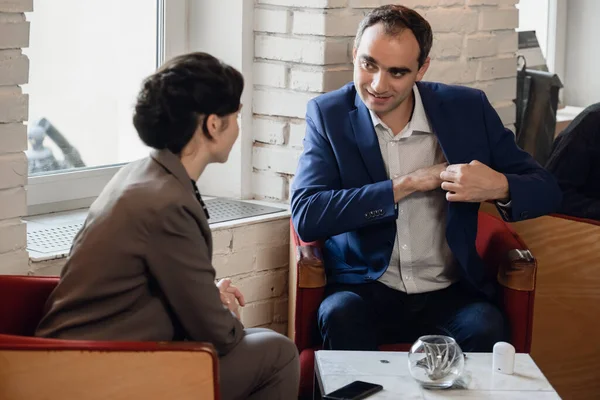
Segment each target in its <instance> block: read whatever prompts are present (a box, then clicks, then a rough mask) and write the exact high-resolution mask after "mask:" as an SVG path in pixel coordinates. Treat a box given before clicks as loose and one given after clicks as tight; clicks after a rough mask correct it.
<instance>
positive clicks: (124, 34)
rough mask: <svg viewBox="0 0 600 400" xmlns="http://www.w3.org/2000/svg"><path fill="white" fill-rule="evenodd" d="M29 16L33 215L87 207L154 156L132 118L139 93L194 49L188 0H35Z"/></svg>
mask: <svg viewBox="0 0 600 400" xmlns="http://www.w3.org/2000/svg"><path fill="white" fill-rule="evenodd" d="M27 19H28V20H29V21H31V32H30V47H29V48H28V49H24V53H25V54H27V56H28V57H29V59H30V73H29V75H30V79H29V84H27V85H24V87H23V91H24V92H25V93H28V94H29V122H28V127H27V128H28V140H29V146H28V150H27V157H28V163H29V183H28V205H29V208H30V214H34V213H40V212H48V211H57V210H58V209H61V208H62V209H68V208H75V207H77V206H79V207H84V206H87V205H89V203H90V201H91V200H92V199H93V198H95V197H96V196H97V195H98V194H99V193H100V191H101V190H102V188H103V187H104V185H105V184H106V183H107V182H108V180H110V178H111V177H112V176H113V175H114V173H115V172H116V171H117V170H118V169H119V168H120V167H121V166H122V165H123V163H126V162H129V161H132V160H135V159H138V158H142V157H144V156H146V155H147V154H148V148H147V147H146V146H144V145H143V144H142V143H141V141H140V140H139V138H138V137H137V134H136V132H135V129H134V127H133V124H132V122H131V119H132V118H131V117H132V111H133V105H134V102H135V96H136V95H137V93H138V91H139V88H140V85H141V82H142V80H143V78H145V77H146V76H147V75H149V74H151V73H152V72H153V71H154V70H155V69H156V67H157V66H158V65H160V64H161V63H162V62H163V61H164V60H165V59H168V58H170V57H172V56H173V55H175V54H178V53H182V52H184V51H185V50H186V41H187V32H186V29H187V24H186V22H185V21H186V19H187V1H186V0H155V1H151V0H127V1H122V0H103V1H100V0H94V1H85V2H82V1H80V0H54V1H50V2H49V1H44V0H35V1H34V12H32V13H28V14H27ZM59 204H60V205H59Z"/></svg>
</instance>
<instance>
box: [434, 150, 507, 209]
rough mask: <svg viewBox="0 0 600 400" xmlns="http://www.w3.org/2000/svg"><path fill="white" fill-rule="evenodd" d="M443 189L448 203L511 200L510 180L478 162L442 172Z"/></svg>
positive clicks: (448, 168)
mask: <svg viewBox="0 0 600 400" xmlns="http://www.w3.org/2000/svg"><path fill="white" fill-rule="evenodd" d="M440 178H441V179H442V180H443V181H444V182H442V189H444V190H446V191H447V193H446V199H447V200H448V201H463V202H472V203H480V202H482V201H486V200H498V201H500V202H504V203H505V202H507V201H509V200H510V196H509V191H508V180H507V179H506V176H504V175H503V174H501V173H499V172H496V171H494V170H493V169H491V168H490V167H488V166H487V165H485V164H483V163H480V162H479V161H477V160H474V161H471V162H470V163H468V164H451V165H448V167H447V168H446V170H445V171H442V173H441V174H440Z"/></svg>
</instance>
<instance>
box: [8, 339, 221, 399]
mask: <svg viewBox="0 0 600 400" xmlns="http://www.w3.org/2000/svg"><path fill="white" fill-rule="evenodd" d="M57 342H58V341H57ZM64 342H65V343H56V342H55V343H53V344H47V343H44V342H40V343H29V344H25V343H21V344H16V343H12V344H10V343H0V366H2V368H0V382H2V384H1V385H0V398H1V399H14V400H21V399H23V400H24V399H28V400H43V399H47V398H56V399H65V400H71V399H73V400H74V399H88V400H100V399H113V400H129V399H168V398H173V399H186V400H187V399H189V400H192V399H194V400H196V399H215V398H218V396H219V391H218V359H217V355H216V352H215V351H214V348H213V347H212V345H207V344H200V343H190V344H187V343H186V344H177V343H173V344H167V343H165V344H163V343H150V342H149V343H131V342H129V343H122V342H121V343H119V342H95V343H93V342H87V341H81V342H77V341H70V340H69V341H64ZM92 343H93V344H92Z"/></svg>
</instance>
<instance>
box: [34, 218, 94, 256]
mask: <svg viewBox="0 0 600 400" xmlns="http://www.w3.org/2000/svg"><path fill="white" fill-rule="evenodd" d="M82 225H83V223H74V224H65V225H56V226H54V227H52V228H46V229H39V230H34V231H28V232H27V250H30V251H37V252H38V253H56V252H64V251H68V250H69V249H70V248H71V244H72V243H73V239H74V238H75V235H76V234H77V232H79V229H81V226H82Z"/></svg>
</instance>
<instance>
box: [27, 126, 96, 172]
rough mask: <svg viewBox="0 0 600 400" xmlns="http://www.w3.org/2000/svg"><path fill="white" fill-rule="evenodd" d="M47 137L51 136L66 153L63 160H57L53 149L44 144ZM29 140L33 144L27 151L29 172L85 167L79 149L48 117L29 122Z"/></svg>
mask: <svg viewBox="0 0 600 400" xmlns="http://www.w3.org/2000/svg"><path fill="white" fill-rule="evenodd" d="M46 137H49V138H50V139H51V140H52V141H53V142H54V143H55V144H56V145H57V146H58V148H59V149H60V151H61V152H62V153H63V154H64V160H63V161H59V160H57V159H56V157H55V156H54V154H53V153H52V150H51V149H49V148H48V147H46V146H44V139H46ZM27 140H29V143H30V144H31V149H29V150H27V152H26V153H27V162H28V166H29V174H35V173H43V172H52V171H56V170H62V169H70V168H81V167H85V163H84V162H83V161H82V160H81V156H80V155H79V151H77V149H76V148H75V147H73V146H72V145H71V143H69V141H68V140H67V138H65V137H64V136H63V135H62V134H61V133H60V132H59V130H58V129H56V127H55V126H54V125H52V123H51V122H50V121H48V120H47V119H46V118H41V119H40V120H38V121H36V122H33V123H30V124H29V126H28V129H27Z"/></svg>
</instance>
